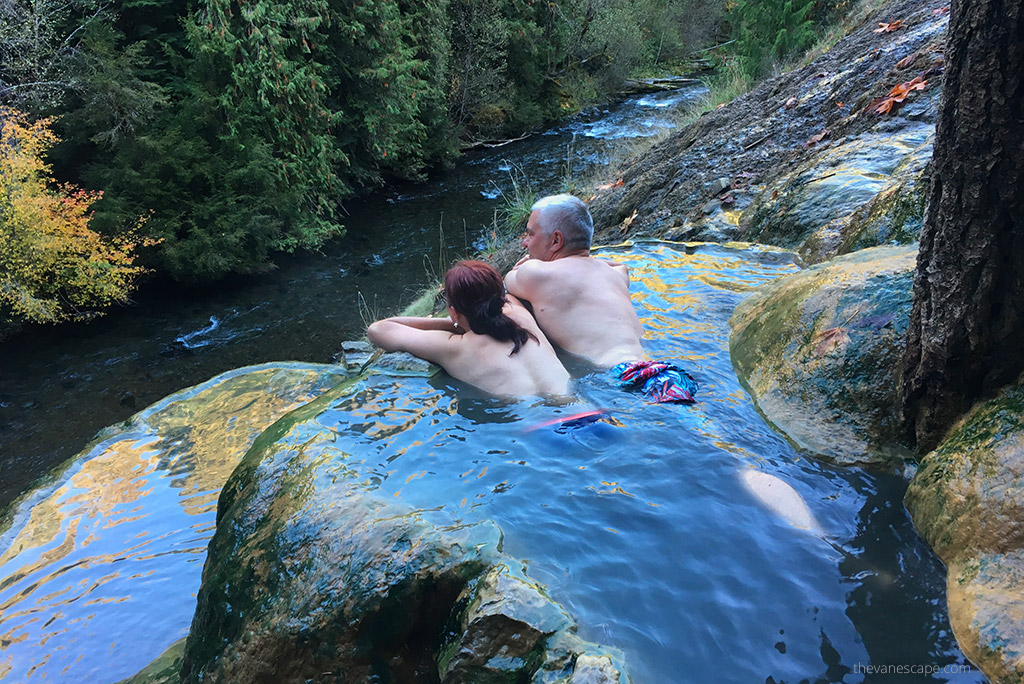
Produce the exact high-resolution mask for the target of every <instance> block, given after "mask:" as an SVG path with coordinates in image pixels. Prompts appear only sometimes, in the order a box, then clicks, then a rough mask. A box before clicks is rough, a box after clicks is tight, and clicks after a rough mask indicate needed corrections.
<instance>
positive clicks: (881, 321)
mask: <svg viewBox="0 0 1024 684" xmlns="http://www.w3.org/2000/svg"><path fill="white" fill-rule="evenodd" d="M895 318H896V314H894V313H887V314H879V315H878V316H865V317H864V318H862V319H860V320H859V321H857V322H856V323H854V324H853V327H855V328H871V329H872V330H881V329H882V328H884V327H885V326H887V325H889V324H890V323H892V322H893V320H894V319H895Z"/></svg>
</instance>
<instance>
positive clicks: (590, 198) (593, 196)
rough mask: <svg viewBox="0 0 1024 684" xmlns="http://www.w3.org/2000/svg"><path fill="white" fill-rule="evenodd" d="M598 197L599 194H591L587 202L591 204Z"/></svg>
mask: <svg viewBox="0 0 1024 684" xmlns="http://www.w3.org/2000/svg"><path fill="white" fill-rule="evenodd" d="M596 199H597V195H591V196H590V197H588V198H587V204H590V203H591V202H593V201H594V200H596Z"/></svg>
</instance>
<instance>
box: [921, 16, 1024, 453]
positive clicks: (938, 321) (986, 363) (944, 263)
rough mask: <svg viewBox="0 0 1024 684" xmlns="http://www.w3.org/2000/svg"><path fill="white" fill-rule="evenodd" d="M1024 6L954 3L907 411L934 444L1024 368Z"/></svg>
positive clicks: (925, 444)
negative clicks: (1023, 79) (958, 418)
mask: <svg viewBox="0 0 1024 684" xmlns="http://www.w3.org/2000/svg"><path fill="white" fill-rule="evenodd" d="M1022 74H1024V2H1022V0H1007V1H1005V2H1000V1H997V0H972V1H971V2H966V1H965V0H954V2H953V5H952V8H951V12H950V26H949V41H948V46H947V48H946V67H945V75H944V80H943V93H942V100H941V103H940V106H939V119H938V124H937V130H936V140H935V153H934V161H933V165H934V169H933V174H932V180H931V187H930V189H929V195H928V208H927V210H926V213H925V218H924V226H923V228H922V231H921V250H920V253H919V255H918V263H917V275H916V277H915V280H914V306H913V311H912V313H911V321H910V330H909V337H908V344H907V350H906V356H905V358H904V371H903V387H902V413H903V420H904V423H905V424H906V425H907V428H908V431H909V432H910V433H911V434H912V435H913V436H914V437H915V438H916V441H917V444H918V446H919V447H920V448H921V449H924V450H927V449H931V448H933V447H934V446H935V445H936V444H937V443H938V441H939V440H940V439H941V438H942V437H943V435H944V433H945V432H946V431H947V430H948V429H949V427H950V426H951V425H952V423H953V422H954V421H955V420H956V418H957V417H959V416H960V415H962V414H963V413H964V412H965V411H966V410H967V409H969V408H970V407H971V406H972V405H973V404H974V402H975V401H977V400H978V399H979V398H982V397H984V396H985V395H987V394H989V393H991V392H993V391H994V390H996V389H998V388H1000V387H1001V386H1003V385H1006V384H1007V383H1010V382H1013V381H1015V380H1016V379H1017V378H1018V377H1019V376H1020V374H1021V372H1022V371H1024V343H1022V340H1021V336H1022V335H1024V268H1022V264H1024V86H1022V83H1024V81H1022Z"/></svg>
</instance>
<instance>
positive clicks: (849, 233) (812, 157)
mask: <svg viewBox="0 0 1024 684" xmlns="http://www.w3.org/2000/svg"><path fill="white" fill-rule="evenodd" d="M880 24H885V25H886V27H885V28H886V30H883V28H882V27H881V26H880ZM947 24H948V10H947V9H946V8H945V7H944V6H943V5H942V3H941V2H938V1H932V2H925V3H921V2H913V1H900V0H897V1H895V2H890V3H887V4H885V5H883V6H881V7H879V8H878V9H876V10H875V11H874V12H872V13H871V14H870V15H869V16H868V17H867V18H866V20H865V21H864V22H863V23H862V24H861V25H860V26H859V27H858V28H856V29H854V30H853V31H851V32H850V33H849V35H847V36H846V37H845V38H843V39H842V40H840V41H839V42H838V43H837V44H836V45H835V46H834V47H833V48H832V49H831V50H829V51H828V52H826V53H825V54H823V55H822V56H821V57H820V58H818V59H816V60H814V61H813V62H811V63H810V64H807V65H805V66H802V67H800V68H796V69H794V70H792V71H790V72H788V73H785V74H782V75H780V76H778V77H775V78H771V79H769V80H767V81H765V82H763V83H762V84H761V85H759V86H758V87H757V88H755V89H754V90H753V91H751V92H749V93H747V94H746V95H743V96H741V97H739V98H737V99H736V100H734V101H733V102H730V103H729V104H727V105H724V106H721V107H720V108H718V109H715V110H712V111H709V112H706V113H705V114H703V115H702V116H701V117H700V118H699V119H698V120H697V121H696V122H694V123H693V124H692V125H690V126H688V127H686V128H684V129H682V130H681V131H680V132H678V133H676V134H674V135H673V136H671V137H670V138H668V139H666V140H665V141H663V142H661V143H660V144H658V145H657V146H655V147H654V148H652V149H651V150H650V151H649V152H648V153H646V154H645V155H644V156H642V157H640V158H639V159H637V160H636V161H635V162H634V163H632V164H631V165H630V166H629V167H628V168H626V169H624V170H622V176H621V181H622V182H621V184H618V183H613V185H614V187H612V188H610V189H609V190H607V191H605V192H603V193H601V194H600V195H599V196H598V197H597V198H596V199H595V200H593V202H592V205H591V208H592V211H593V214H594V217H595V222H596V229H597V236H598V241H601V242H614V241H618V240H620V239H622V238H623V237H633V236H641V235H643V236H654V237H662V238H668V239H684V240H711V241H725V240H735V239H740V240H749V241H758V242H763V243H769V244H775V245H778V246H782V247H788V248H792V249H796V250H798V251H799V252H800V253H801V255H802V256H803V257H804V258H805V260H807V261H809V262H817V261H822V260H825V259H828V258H830V257H831V256H835V255H837V254H844V253H847V252H850V251H854V250H856V249H860V248H863V247H870V246H874V245H878V244H885V243H890V242H898V243H904V244H905V243H910V242H913V241H914V240H915V239H916V237H917V234H918V233H919V231H920V217H921V214H922V211H923V201H924V195H925V192H926V188H927V164H928V161H929V160H930V158H931V146H932V139H933V136H934V125H935V116H936V111H937V104H938V98H939V93H940V88H939V80H940V74H941V68H942V54H943V46H944V43H945V34H946V28H947ZM889 29H891V30H889ZM915 78H916V79H918V80H917V82H916V83H915V81H914V79H915ZM922 82H924V84H923V85H920V84H921V83H922ZM912 83H913V84H914V85H909V84H912ZM900 84H908V85H904V88H903V89H904V90H906V89H909V88H912V89H910V90H907V92H905V93H902V96H903V99H902V102H890V103H889V104H891V109H890V110H889V111H888V112H887V113H877V104H876V106H875V107H874V108H872V103H874V102H875V101H876V100H877V99H879V98H885V97H887V96H888V95H889V94H890V93H892V92H893V89H894V88H896V87H898V86H900ZM894 96H895V97H899V96H900V93H896V94H895V95H894ZM884 108H885V105H884V104H883V109H884Z"/></svg>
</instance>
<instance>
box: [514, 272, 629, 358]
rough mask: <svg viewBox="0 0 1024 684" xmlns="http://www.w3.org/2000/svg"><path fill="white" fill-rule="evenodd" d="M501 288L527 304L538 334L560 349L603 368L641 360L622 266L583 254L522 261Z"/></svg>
mask: <svg viewBox="0 0 1024 684" xmlns="http://www.w3.org/2000/svg"><path fill="white" fill-rule="evenodd" d="M505 287H506V288H507V289H508V291H509V293H510V294H513V295H515V296H516V297H519V298H520V299H525V300H528V301H529V302H530V304H531V305H532V307H533V315H534V317H535V318H536V319H537V323H538V325H539V326H540V329H541V330H543V331H544V334H545V335H547V336H548V338H549V339H550V340H551V341H552V342H553V343H554V344H556V345H557V346H559V347H561V348H562V349H565V350H566V351H568V352H571V353H573V354H576V355H578V356H582V357H584V358H586V359H588V360H589V361H590V362H591V363H594V364H595V365H598V366H601V367H603V368H611V367H612V366H614V365H616V364H618V363H621V362H623V361H639V360H640V359H642V358H643V349H642V348H641V346H640V339H641V337H643V328H642V326H641V325H640V320H639V319H638V318H637V315H636V311H635V310H634V309H633V303H632V301H631V300H630V297H629V273H628V269H627V268H626V266H624V265H622V264H614V265H613V264H612V262H608V261H604V260H601V259H595V258H593V257H591V256H584V255H577V256H564V257H561V258H557V259H553V260H551V261H541V260H539V259H528V260H524V261H521V262H520V263H519V264H518V265H517V266H516V268H514V269H513V270H512V271H510V272H509V274H508V275H507V276H505Z"/></svg>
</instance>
